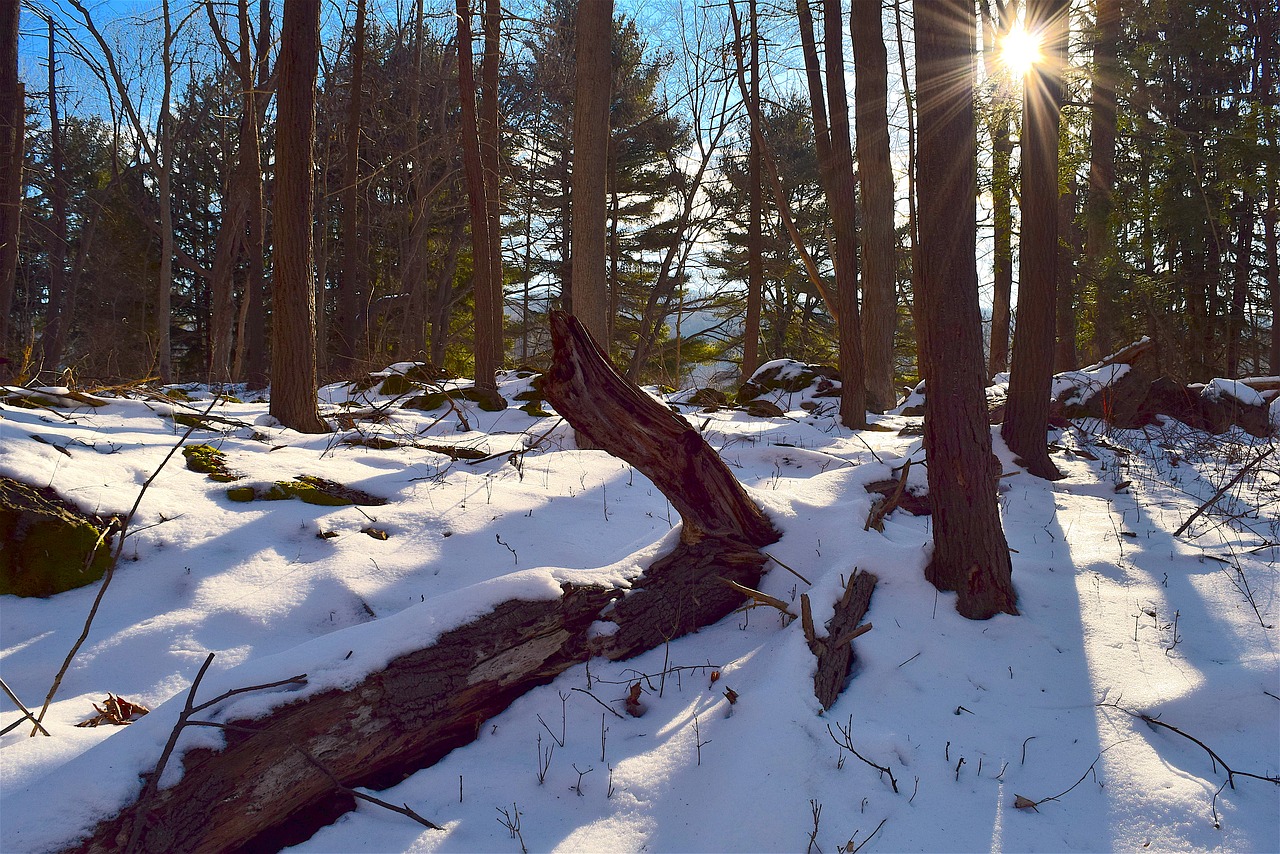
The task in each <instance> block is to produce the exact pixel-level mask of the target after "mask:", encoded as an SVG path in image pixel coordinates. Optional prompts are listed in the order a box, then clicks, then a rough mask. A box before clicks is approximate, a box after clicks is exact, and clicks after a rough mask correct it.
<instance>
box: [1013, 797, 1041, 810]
mask: <svg viewBox="0 0 1280 854" xmlns="http://www.w3.org/2000/svg"><path fill="white" fill-rule="evenodd" d="M1013 805H1014V807H1016V808H1017V809H1020V810H1036V812H1040V810H1038V809H1036V802H1035V801H1033V800H1031V799H1030V798H1024V797H1023V796H1022V795H1015V796H1014V799H1013Z"/></svg>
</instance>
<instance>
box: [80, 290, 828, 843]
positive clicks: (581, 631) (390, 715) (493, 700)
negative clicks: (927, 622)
mask: <svg viewBox="0 0 1280 854" xmlns="http://www.w3.org/2000/svg"><path fill="white" fill-rule="evenodd" d="M552 331H553V336H554V346H555V355H554V363H553V367H552V370H551V371H550V373H549V374H548V375H547V377H546V378H545V379H544V382H543V390H544V393H545V394H546V396H547V399H548V400H550V401H551V402H552V403H553V404H554V405H555V406H556V408H557V410H558V411H559V412H560V414H561V415H563V416H564V417H565V419H566V420H567V421H569V423H570V425H571V426H573V427H574V428H575V429H576V430H579V431H580V432H582V433H584V434H585V435H587V436H589V437H590V440H591V441H592V442H593V443H595V444H597V445H599V446H600V447H602V448H604V449H606V450H608V451H610V452H611V453H614V454H615V455H616V456H619V457H621V458H623V459H625V460H627V461H629V462H631V463H632V464H633V465H634V466H635V467H636V468H637V469H639V470H640V471H641V473H643V474H644V475H645V476H647V477H649V479H650V480H651V481H653V482H654V484H655V485H656V486H657V487H658V488H659V489H660V490H662V492H663V493H664V494H665V495H666V496H667V497H668V498H669V499H670V500H671V502H672V504H673V505H674V506H675V507H676V508H677V510H679V512H680V514H681V517H682V519H683V520H684V526H683V528H682V530H681V534H680V541H679V543H678V544H677V546H676V548H675V549H674V550H673V551H672V552H670V553H669V554H667V555H665V556H664V557H662V558H661V559H659V560H657V561H656V562H655V563H653V564H652V565H651V566H650V567H649V568H648V569H647V570H646V571H645V572H644V573H643V574H642V575H641V576H640V577H638V578H635V579H631V580H630V583H629V585H628V584H622V585H618V586H610V585H605V584H600V585H593V584H590V583H583V582H581V581H578V582H575V583H568V582H562V583H561V585H560V589H561V595H560V596H558V597H555V598H548V599H542V600H537V601H524V600H519V599H516V600H511V601H506V602H502V603H500V604H498V605H497V606H496V607H494V608H493V609H492V611H490V612H489V613H486V614H483V615H481V616H478V617H475V618H473V619H471V620H469V621H467V622H465V623H463V624H462V625H458V626H456V627H454V628H452V629H450V630H448V631H445V632H443V633H442V634H440V635H439V636H438V637H437V638H436V639H435V640H434V641H433V642H432V643H430V645H428V646H426V647H425V648H422V649H417V650H415V651H412V652H409V653H406V654H403V655H399V656H397V657H395V658H393V659H392V660H391V661H390V662H388V663H387V665H386V666H385V667H383V668H382V669H380V670H378V671H376V672H372V673H368V674H365V675H364V676H362V677H361V678H360V679H359V680H358V681H357V682H356V684H354V685H351V686H350V687H343V688H329V689H326V690H323V691H317V692H316V693H312V694H310V695H308V696H305V697H303V698H301V699H296V700H293V701H289V700H288V699H287V698H284V697H282V698H280V705H277V706H274V707H272V708H270V710H269V711H266V712H261V713H258V714H255V715H254V716H252V717H249V718H234V719H231V720H226V721H221V720H220V721H214V722H209V721H206V722H204V723H205V725H216V726H218V727H219V728H220V729H222V731H223V733H224V735H225V744H224V746H223V747H222V748H220V749H217V750H211V749H207V748H198V749H191V750H188V751H186V752H185V754H183V755H181V756H180V757H177V756H175V758H174V761H175V762H179V761H180V762H181V764H182V767H183V775H182V778H181V780H180V781H179V782H178V783H176V784H175V785H173V786H171V787H169V788H165V789H160V788H159V787H158V786H157V785H155V783H154V781H155V780H156V779H158V778H159V776H160V772H161V771H163V768H157V769H156V770H153V771H152V772H151V774H150V775H149V776H148V777H147V779H146V780H144V783H145V785H144V789H143V792H144V798H143V799H141V800H135V801H134V802H133V803H132V804H130V805H129V806H127V807H126V808H125V809H123V810H122V811H121V812H119V813H118V814H116V815H115V816H112V817H110V818H108V819H106V820H104V821H103V822H101V823H100V824H99V825H98V826H97V827H96V828H95V829H94V831H93V834H92V836H91V837H90V838H89V839H87V840H84V841H82V842H80V843H78V844H77V846H76V847H75V848H72V849H70V850H75V851H86V852H90V851H92V852H107V851H121V850H125V851H155V852H161V851H163V852H168V851H197V852H200V851H209V852H213V851H226V850H237V849H238V850H277V849H279V848H281V847H283V846H286V845H290V844H293V843H296V842H299V841H302V840H305V839H307V838H309V837H310V836H311V835H312V834H313V833H314V832H315V831H316V830H317V829H319V828H320V827H321V826H323V825H325V824H327V823H330V822H332V821H333V820H334V819H335V818H336V817H337V816H339V815H341V814H342V813H343V812H345V811H347V810H350V809H351V808H352V807H353V805H354V803H353V800H352V795H351V790H352V789H355V788H358V787H373V788H384V787H386V786H389V785H391V784H394V783H396V782H399V781H400V780H401V779H403V778H404V777H406V776H408V775H409V774H412V773H414V772H415V771H417V770H420V769H421V768H424V767H427V766H428V765H431V764H432V763H434V762H436V761H438V760H439V759H441V758H442V757H443V756H444V755H446V754H447V753H449V752H450V751H451V750H453V749H454V748H456V747H459V746H462V745H464V744H467V743H469V742H470V741H472V740H474V739H475V737H476V735H477V734H478V732H479V730H480V728H481V727H482V726H483V724H484V722H485V721H487V720H489V719H490V718H492V717H493V716H495V715H497V714H498V713H500V712H501V711H503V710H504V709H506V708H507V706H509V705H510V704H511V703H512V702H513V701H514V700H515V699H516V698H517V697H519V696H520V695H522V694H524V693H525V692H527V691H529V690H530V689H532V688H534V687H536V686H539V685H543V684H546V683H547V682H550V681H551V680H552V679H554V678H555V677H556V676H557V675H559V674H560V673H562V672H564V671H565V670H567V669H568V668H569V667H572V666H573V665H575V664H578V663H580V662H583V661H586V660H589V659H590V658H591V657H593V656H606V657H608V658H610V659H614V660H616V659H621V658H627V657H629V656H633V655H636V654H638V653H641V652H644V651H646V650H648V649H652V648H654V647H656V646H658V645H660V644H662V643H664V642H665V641H668V640H671V639H672V638H675V637H679V636H681V635H683V634H686V633H688V632H690V631H694V630H696V629H697V628H699V627H702V626H706V625H710V624H711V623H714V622H716V621H717V620H719V619H721V618H722V617H724V616H726V615H727V614H729V613H731V612H732V611H733V610H734V609H735V608H736V607H738V605H740V604H741V602H742V601H743V596H742V594H741V593H740V592H738V591H737V590H735V589H734V588H733V587H732V586H731V585H728V584H725V579H728V580H731V581H733V582H735V583H737V584H739V585H742V586H745V587H751V588H755V587H756V586H758V584H759V579H760V576H761V574H762V571H763V566H764V562H765V558H764V557H763V556H762V555H761V554H760V552H759V548H760V547H761V546H763V545H766V544H768V543H772V542H775V541H776V540H777V539H778V536H779V535H778V533H777V531H776V530H775V529H774V527H773V525H772V523H771V522H770V521H769V520H768V518H767V517H766V516H765V515H764V514H763V513H762V512H761V510H760V509H759V507H757V506H756V505H755V503H754V502H753V501H752V500H751V499H750V497H749V496H748V495H747V494H746V491H745V490H744V489H743V488H742V486H741V485H740V484H738V482H737V480H736V479H735V478H734V477H733V475H732V473H731V472H730V471H729V470H728V468H727V467H726V466H725V465H724V463H723V462H722V461H721V460H720V459H719V457H718V456H717V455H716V454H715V452H714V451H712V450H711V448H710V447H709V446H707V445H706V443H705V442H704V441H703V440H702V438H701V436H700V435H699V434H698V432H697V431H696V430H694V429H693V428H692V426H690V425H689V424H688V423H687V422H685V421H684V419H682V418H679V417H678V416H674V415H673V414H672V413H671V412H670V411H669V410H668V409H667V408H666V407H664V406H663V405H662V404H660V403H659V402H658V401H656V400H654V399H653V398H651V397H649V396H648V395H646V394H644V393H643V392H641V391H640V390H639V389H637V388H635V387H634V386H632V385H630V384H629V383H626V382H625V381H623V380H622V379H621V377H619V376H618V375H617V374H616V373H615V372H614V371H613V369H612V368H611V367H610V366H609V365H608V363H607V360H605V359H604V357H603V354H602V353H601V352H600V350H599V348H598V347H596V345H595V343H594V342H593V341H592V340H591V338H590V336H589V335H587V333H586V332H585V330H583V329H582V327H581V326H580V325H579V324H578V323H577V321H576V320H573V319H572V318H568V317H566V316H564V315H556V316H553V318H552ZM602 624H612V625H610V626H605V628H604V629H603V630H602ZM376 625H377V624H369V625H366V626H362V627H356V628H358V629H364V630H366V631H368V630H370V629H372V628H374V627H375V626H376ZM346 631H352V630H350V629H349V630H346ZM337 636H338V633H335V635H330V636H328V637H329V638H333V637H337ZM845 646H848V644H847V643H846V644H845ZM349 654H350V653H348V655H349ZM329 663H330V662H317V664H316V666H317V667H322V666H324V665H326V664H329ZM289 675H290V674H280V676H282V677H286V676H289ZM170 702H171V703H172V702H177V699H176V698H175V700H171V701H170ZM212 713H213V712H210V714H212ZM183 721H184V718H179V725H180V726H181V725H184V723H183ZM185 725H192V726H196V725H201V724H200V722H191V723H189V724H185ZM129 735H130V731H129V730H125V731H123V732H122V733H120V734H118V735H117V736H116V738H121V737H124V738H127V737H129Z"/></svg>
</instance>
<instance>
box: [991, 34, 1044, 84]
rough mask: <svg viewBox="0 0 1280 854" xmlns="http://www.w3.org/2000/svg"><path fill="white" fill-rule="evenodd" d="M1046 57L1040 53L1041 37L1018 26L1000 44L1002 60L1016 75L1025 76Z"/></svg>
mask: <svg viewBox="0 0 1280 854" xmlns="http://www.w3.org/2000/svg"><path fill="white" fill-rule="evenodd" d="M1043 58H1044V55H1043V54H1042V53H1041V51H1040V36H1039V35H1037V34H1035V33H1032V32H1029V31H1028V30H1027V29H1026V27H1024V26H1022V25H1021V24H1017V25H1015V26H1014V27H1013V29H1011V30H1010V31H1009V34H1008V35H1006V36H1005V37H1004V39H1003V40H1002V41H1001V43H1000V60H1001V61H1002V62H1003V63H1004V64H1005V67H1006V68H1008V69H1009V70H1010V71H1011V72H1013V73H1014V74H1017V75H1018V76H1025V75H1026V74H1027V73H1028V72H1030V71H1031V69H1032V68H1034V67H1035V65H1036V63H1038V62H1040V60H1041V59H1043Z"/></svg>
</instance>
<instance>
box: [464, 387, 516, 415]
mask: <svg viewBox="0 0 1280 854" xmlns="http://www.w3.org/2000/svg"><path fill="white" fill-rule="evenodd" d="M458 396H459V397H461V398H462V399H463V400H469V401H471V402H472V403H474V404H475V405H476V406H479V407H480V408H481V409H483V410H484V411H485V412H501V411H503V410H504V409H506V408H507V399H506V398H505V397H503V396H502V395H501V394H499V393H498V392H497V391H496V390H494V389H485V388H477V387H476V386H468V387H467V388H464V389H460V390H459V391H458Z"/></svg>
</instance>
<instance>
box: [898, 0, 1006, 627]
mask: <svg viewBox="0 0 1280 854" xmlns="http://www.w3.org/2000/svg"><path fill="white" fill-rule="evenodd" d="M976 36H977V33H976V20H975V17H974V12H973V7H972V6H971V4H970V3H968V2H967V0H931V2H929V3H924V4H920V5H918V6H917V7H916V58H917V66H916V92H917V96H918V98H919V105H920V112H919V121H920V125H919V140H918V143H919V153H918V156H917V167H918V169H919V186H920V188H921V195H920V202H919V217H920V221H919V228H920V258H919V262H920V271H919V288H918V292H917V294H916V311H917V318H918V325H919V327H920V329H919V332H920V351H921V360H920V361H921V366H922V368H923V373H924V376H925V380H926V383H927V385H928V388H929V400H930V403H929V407H928V410H927V411H926V413H925V422H924V441H925V448H926V453H927V454H928V459H929V494H930V498H931V502H932V506H933V531H934V549H933V557H932V560H931V561H930V563H929V566H928V567H927V569H926V571H925V575H926V577H927V578H928V579H929V581H930V582H932V583H933V584H934V585H935V586H936V587H938V588H939V589H942V590H954V591H956V592H957V593H958V594H959V598H958V601H957V603H956V610H957V611H959V612H960V613H961V614H962V615H963V616H965V617H969V618H971V619H985V618H988V617H992V616H994V615H996V614H998V613H1002V612H1003V613H1009V614H1016V613H1017V608H1016V606H1015V601H1016V596H1015V594H1014V590H1013V582H1012V579H1011V574H1012V566H1011V563H1010V557H1009V547H1008V545H1007V543H1006V542H1005V538H1004V531H1003V530H1002V529H1001V527H1000V513H999V507H998V504H997V501H996V478H997V476H998V470H997V467H996V464H995V462H994V458H993V457H992V454H991V432H990V429H989V428H988V426H987V403H986V397H985V394H984V392H983V388H984V386H985V385H986V383H985V378H984V376H983V373H984V367H985V366H984V364H983V357H982V356H983V354H982V320H981V315H980V314H979V311H978V293H977V288H976V287H975V283H976V282H977V278H978V271H977V258H976V228H975V223H976V221H977V204H976V186H977V164H976V150H977V128H976V124H975V119H974V107H973V72H974V68H973V45H974V43H975V39H976Z"/></svg>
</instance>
